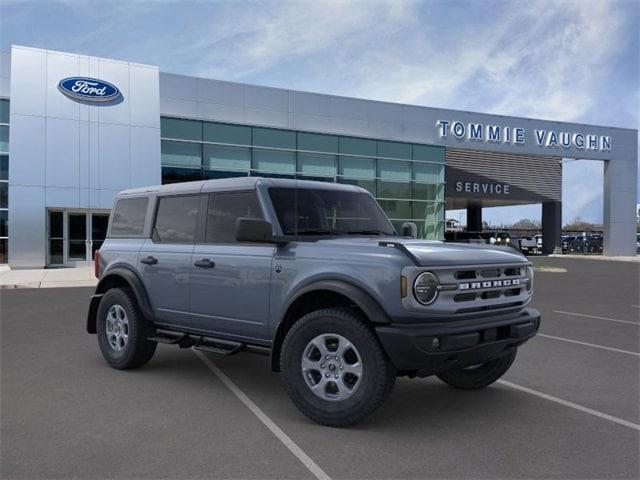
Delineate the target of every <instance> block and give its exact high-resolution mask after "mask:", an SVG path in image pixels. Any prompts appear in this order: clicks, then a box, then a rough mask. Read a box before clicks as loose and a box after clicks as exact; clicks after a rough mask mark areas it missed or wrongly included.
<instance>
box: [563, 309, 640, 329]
mask: <svg viewBox="0 0 640 480" xmlns="http://www.w3.org/2000/svg"><path fill="white" fill-rule="evenodd" d="M632 306H633V305H632ZM554 313H560V314H562V315H570V316H573V317H584V318H595V319H596V320H607V321H609V322H618V323H629V324H631V325H638V326H640V322H633V321H631V320H619V319H617V318H609V317H598V316H597V315H587V314H586V313H575V312H565V311H563V310H554Z"/></svg>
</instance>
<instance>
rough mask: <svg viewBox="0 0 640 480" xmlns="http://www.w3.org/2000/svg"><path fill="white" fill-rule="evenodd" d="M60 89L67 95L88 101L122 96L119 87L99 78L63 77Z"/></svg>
mask: <svg viewBox="0 0 640 480" xmlns="http://www.w3.org/2000/svg"><path fill="white" fill-rule="evenodd" d="M58 89H59V90H60V91H61V92H62V93H63V94H64V95H66V96H67V97H70V98H75V99H76V100H85V101H88V102H110V101H112V100H115V99H117V98H119V97H120V90H118V87H116V86H115V85H113V84H112V83H109V82H105V81H104V80H98V79H97V78H88V77H69V78H63V79H62V80H60V82H59V83H58Z"/></svg>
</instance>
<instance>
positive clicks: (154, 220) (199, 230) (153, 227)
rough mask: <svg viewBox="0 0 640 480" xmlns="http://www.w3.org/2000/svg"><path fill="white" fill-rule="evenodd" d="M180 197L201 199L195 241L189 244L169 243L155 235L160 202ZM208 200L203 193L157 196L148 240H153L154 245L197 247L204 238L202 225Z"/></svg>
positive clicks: (194, 234)
mask: <svg viewBox="0 0 640 480" xmlns="http://www.w3.org/2000/svg"><path fill="white" fill-rule="evenodd" d="M179 197H199V199H198V200H199V203H198V213H197V215H196V228H195V231H194V232H193V241H192V242H189V243H184V242H167V241H162V240H160V239H159V238H158V237H157V235H156V234H155V232H156V223H157V221H158V212H159V210H160V202H161V201H162V200H163V199H165V198H179ZM206 199H207V195H206V194H204V193H201V192H196V193H193V192H191V193H177V194H171V195H158V196H156V201H155V205H154V206H153V215H152V217H151V224H150V230H149V236H148V238H150V239H151V242H152V243H153V244H154V245H191V246H193V245H196V244H197V243H198V242H199V241H200V239H201V238H202V236H203V234H204V231H203V228H202V223H203V218H202V206H203V205H206Z"/></svg>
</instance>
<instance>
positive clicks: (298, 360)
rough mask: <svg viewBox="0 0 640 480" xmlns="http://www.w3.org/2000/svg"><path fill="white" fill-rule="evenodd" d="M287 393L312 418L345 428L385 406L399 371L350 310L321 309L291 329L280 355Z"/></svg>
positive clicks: (366, 327) (369, 330)
mask: <svg viewBox="0 0 640 480" xmlns="http://www.w3.org/2000/svg"><path fill="white" fill-rule="evenodd" d="M280 370H281V372H282V380H283V382H284V386H285V389H286V390H287V393H288V394H289V396H290V397H291V399H292V400H293V403H294V404H295V405H296V406H297V407H298V409H299V410H300V411H301V412H302V413H304V414H305V415H306V416H307V417H309V418H311V419H312V420H314V421H316V422H318V423H320V424H323V425H329V426H333V427H345V426H348V425H352V424H354V423H357V422H359V421H361V420H362V419H364V418H365V417H366V416H368V415H369V414H371V413H372V412H373V411H374V410H376V409H377V408H378V407H380V406H381V405H382V404H383V403H384V401H385V400H386V399H387V397H388V396H389V394H390V393H391V390H392V389H393V385H394V384H395V379H396V371H395V369H394V367H393V365H392V364H391V362H390V361H389V359H388V358H387V356H386V354H385V352H384V351H383V349H382V347H381V345H380V343H379V341H378V339H377V337H376V336H375V334H374V332H373V331H372V330H371V328H370V327H368V326H367V325H366V324H365V323H364V321H363V320H362V319H360V318H359V316H357V315H355V314H354V313H353V312H352V311H351V310H349V309H347V308H330V309H323V310H318V311H315V312H312V313H309V314H308V315H305V316H304V317H302V318H301V319H300V320H299V321H298V322H297V323H296V324H295V325H294V326H293V327H292V328H291V330H290V331H289V332H288V333H287V336H286V337H285V340H284V343H283V345H282V351H281V355H280Z"/></svg>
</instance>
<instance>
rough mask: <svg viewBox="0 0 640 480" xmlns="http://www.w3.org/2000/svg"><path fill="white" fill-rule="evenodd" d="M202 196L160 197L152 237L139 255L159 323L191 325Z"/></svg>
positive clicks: (141, 269)
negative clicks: (191, 293)
mask: <svg viewBox="0 0 640 480" xmlns="http://www.w3.org/2000/svg"><path fill="white" fill-rule="evenodd" d="M201 198H203V197H202V196H201V195H174V196H164V197H158V203H157V206H156V213H155V218H154V220H153V222H154V223H153V229H152V236H151V238H150V239H147V240H146V241H145V243H144V245H143V247H142V249H141V251H140V254H139V256H138V264H139V269H140V272H142V277H143V281H144V284H145V287H146V289H147V292H148V293H149V298H150V300H151V305H152V307H153V310H154V314H155V317H156V320H157V321H158V322H159V323H163V324H169V325H178V326H185V325H188V323H189V275H190V273H191V255H192V253H193V248H194V244H195V238H196V231H197V226H198V214H199V211H200V202H201Z"/></svg>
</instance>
